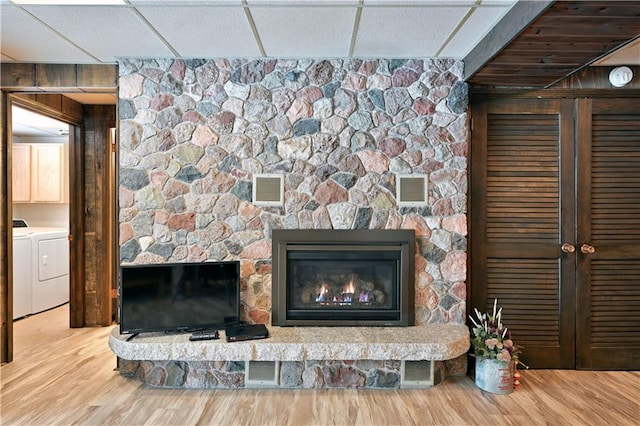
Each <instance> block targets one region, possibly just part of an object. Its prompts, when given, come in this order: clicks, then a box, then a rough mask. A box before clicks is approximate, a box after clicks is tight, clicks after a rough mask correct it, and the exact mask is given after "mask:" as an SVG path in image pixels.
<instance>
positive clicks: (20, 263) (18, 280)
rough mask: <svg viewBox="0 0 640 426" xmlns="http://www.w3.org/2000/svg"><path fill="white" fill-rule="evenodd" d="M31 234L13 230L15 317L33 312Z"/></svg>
mask: <svg viewBox="0 0 640 426" xmlns="http://www.w3.org/2000/svg"><path fill="white" fill-rule="evenodd" d="M31 246H32V241H31V238H30V237H29V235H27V234H25V233H23V232H20V231H17V230H15V229H14V232H13V319H17V318H22V317H24V316H27V315H29V314H31V312H32V311H33V310H32V308H31V298H32V290H31V289H32V286H33V279H32V278H33V270H32V267H31V265H32V262H33V258H32V253H31V248H32V247H31Z"/></svg>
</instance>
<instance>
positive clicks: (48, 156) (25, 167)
mask: <svg viewBox="0 0 640 426" xmlns="http://www.w3.org/2000/svg"><path fill="white" fill-rule="evenodd" d="M12 154H13V157H12V161H11V166H12V177H13V179H12V194H13V202H14V203H62V202H64V196H65V191H64V170H65V168H64V145H63V144H58V143H46V144H45V143H37V144H22V143H20V144H13V148H12Z"/></svg>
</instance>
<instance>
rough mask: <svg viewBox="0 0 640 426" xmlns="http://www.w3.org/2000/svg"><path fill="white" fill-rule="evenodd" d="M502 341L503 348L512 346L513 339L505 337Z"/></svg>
mask: <svg viewBox="0 0 640 426" xmlns="http://www.w3.org/2000/svg"><path fill="white" fill-rule="evenodd" d="M502 343H504V347H505V348H512V347H513V340H511V339H507V340H505V341H504V342H502Z"/></svg>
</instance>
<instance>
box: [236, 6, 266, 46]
mask: <svg viewBox="0 0 640 426" xmlns="http://www.w3.org/2000/svg"><path fill="white" fill-rule="evenodd" d="M242 9H243V10H244V14H245V16H246V17H247V21H248V22H249V26H250V27H251V32H252V33H253V37H255V39H256V44H257V45H258V49H259V50H260V54H261V55H262V56H264V57H266V56H267V53H266V52H265V50H264V45H263V44H262V39H260V34H258V28H257V27H256V23H255V21H254V20H253V15H251V10H249V5H248V4H247V0H242Z"/></svg>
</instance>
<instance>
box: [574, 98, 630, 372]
mask: <svg viewBox="0 0 640 426" xmlns="http://www.w3.org/2000/svg"><path fill="white" fill-rule="evenodd" d="M578 111H579V116H578V117H579V118H578V126H579V127H578V128H579V133H580V135H584V137H582V136H579V139H578V140H579V143H578V163H577V167H578V210H577V212H578V247H577V248H578V250H577V252H578V277H577V280H578V281H577V282H578V289H577V290H578V291H577V292H578V303H577V313H578V323H577V345H578V361H577V367H578V368H584V369H640V99H616V100H604V99H601V100H581V101H580V102H579V105H578ZM591 251H593V253H590V252H591Z"/></svg>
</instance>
